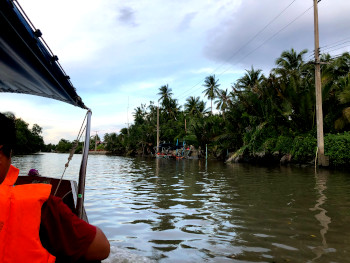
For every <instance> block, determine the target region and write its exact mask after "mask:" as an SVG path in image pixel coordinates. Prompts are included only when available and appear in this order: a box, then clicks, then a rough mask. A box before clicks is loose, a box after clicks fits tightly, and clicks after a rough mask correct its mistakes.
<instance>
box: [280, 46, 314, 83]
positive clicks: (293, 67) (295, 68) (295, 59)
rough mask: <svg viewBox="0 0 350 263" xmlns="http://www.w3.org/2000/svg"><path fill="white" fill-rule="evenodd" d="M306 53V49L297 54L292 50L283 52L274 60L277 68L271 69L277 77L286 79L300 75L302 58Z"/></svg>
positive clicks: (302, 64) (302, 63)
mask: <svg viewBox="0 0 350 263" xmlns="http://www.w3.org/2000/svg"><path fill="white" fill-rule="evenodd" d="M306 53H307V49H304V50H302V51H301V52H300V53H297V52H296V51H295V50H294V49H293V48H292V49H291V50H290V51H288V50H286V51H283V52H282V54H281V56H280V57H279V58H278V59H276V65H277V68H275V69H273V71H274V73H276V74H277V75H278V76H283V77H287V78H288V76H290V75H294V74H296V73H300V72H301V70H302V67H303V66H304V60H303V56H304V55H305V54H306Z"/></svg>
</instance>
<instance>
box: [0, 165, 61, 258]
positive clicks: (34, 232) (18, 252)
mask: <svg viewBox="0 0 350 263" xmlns="http://www.w3.org/2000/svg"><path fill="white" fill-rule="evenodd" d="M18 173H19V169H17V168H16V167H14V166H12V165H11V166H10V169H9V171H8V173H7V176H6V178H5V180H4V181H3V183H2V184H1V185H0V263H7V262H9V263H10V262H11V263H12V262H24V263H25V262H28V263H29V262H33V263H44V262H45V263H47V262H50V263H51V262H55V260H56V258H55V257H54V256H53V255H51V254H50V253H49V252H48V251H47V250H46V249H45V248H44V247H43V246H42V244H41V242H40V237H39V229H40V221H41V206H42V205H43V203H44V202H45V201H46V200H47V199H48V197H49V195H50V192H51V185H49V184H26V185H17V186H14V183H15V182H16V180H17V177H18Z"/></svg>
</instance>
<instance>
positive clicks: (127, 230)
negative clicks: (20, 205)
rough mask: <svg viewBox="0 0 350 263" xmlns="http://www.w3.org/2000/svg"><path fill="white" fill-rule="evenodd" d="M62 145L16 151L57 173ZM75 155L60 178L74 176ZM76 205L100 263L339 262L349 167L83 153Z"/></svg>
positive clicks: (23, 162) (24, 162) (349, 206)
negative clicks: (105, 246) (97, 232)
mask: <svg viewBox="0 0 350 263" xmlns="http://www.w3.org/2000/svg"><path fill="white" fill-rule="evenodd" d="M67 157H68V155H67V154H55V153H44V154H37V155H27V156H16V157H14V158H13V164H14V165H15V166H17V167H18V168H20V169H21V173H20V175H25V174H26V173H27V172H28V170H29V169H31V168H35V169H38V170H39V172H40V173H41V174H42V175H44V176H51V177H56V178H59V177H60V176H61V175H62V172H63V170H64V164H65V163H66V161H67ZM80 160H81V155H75V156H74V157H73V160H72V161H71V164H70V167H68V169H67V171H66V174H65V177H64V178H65V179H73V180H77V177H78V170H79V166H80ZM85 208H86V210H87V214H88V217H89V221H90V223H92V224H95V225H97V226H99V227H100V228H101V229H103V231H104V232H105V233H106V235H107V237H108V239H109V240H110V243H111V245H112V246H113V249H112V255H111V257H110V258H109V260H107V261H106V262H147V261H148V260H151V261H155V262H276V263H277V262H349V258H350V225H349V222H350V174H349V173H345V172H340V171H329V170H318V171H317V173H316V172H315V169H314V168H312V167H311V168H310V167H279V166H278V167H258V166H252V165H245V164H224V163H222V162H216V161H208V162H206V161H205V160H168V159H151V158H147V159H143V158H128V157H118V156H105V155H92V156H90V157H89V161H88V168H87V180H86V196H85Z"/></svg>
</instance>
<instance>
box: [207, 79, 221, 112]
mask: <svg viewBox="0 0 350 263" xmlns="http://www.w3.org/2000/svg"><path fill="white" fill-rule="evenodd" d="M218 81H219V80H216V79H215V75H211V76H208V77H206V78H205V80H204V84H203V86H204V87H206V89H205V90H204V91H203V93H205V94H204V95H205V96H207V98H208V99H210V103H211V107H210V109H211V114H213V99H214V98H215V97H216V96H217V92H218V88H219V86H220V84H218Z"/></svg>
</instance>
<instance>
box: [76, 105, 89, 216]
mask: <svg viewBox="0 0 350 263" xmlns="http://www.w3.org/2000/svg"><path fill="white" fill-rule="evenodd" d="M91 114H92V112H91V110H90V109H88V112H87V119H86V129H85V143H84V148H83V157H82V160H81V164H80V171H79V184H78V198H77V199H78V201H77V206H76V213H77V215H78V217H79V218H83V216H84V215H83V210H84V206H83V204H84V195H85V178H86V166H87V160H88V155H89V146H90V129H91Z"/></svg>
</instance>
